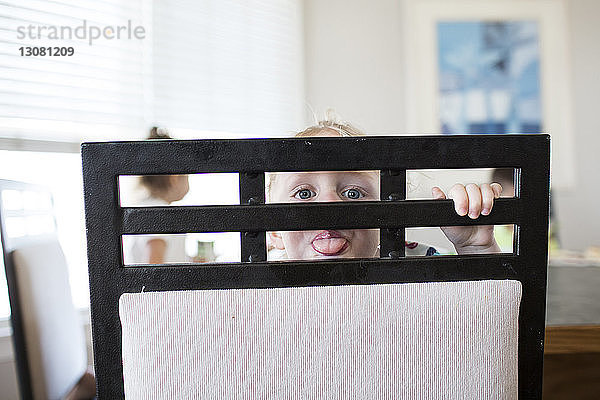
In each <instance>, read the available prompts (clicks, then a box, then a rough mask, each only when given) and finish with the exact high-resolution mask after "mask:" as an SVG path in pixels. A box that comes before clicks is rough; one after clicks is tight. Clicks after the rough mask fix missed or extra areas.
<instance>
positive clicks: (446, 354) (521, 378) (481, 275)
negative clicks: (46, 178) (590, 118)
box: [82, 135, 549, 399]
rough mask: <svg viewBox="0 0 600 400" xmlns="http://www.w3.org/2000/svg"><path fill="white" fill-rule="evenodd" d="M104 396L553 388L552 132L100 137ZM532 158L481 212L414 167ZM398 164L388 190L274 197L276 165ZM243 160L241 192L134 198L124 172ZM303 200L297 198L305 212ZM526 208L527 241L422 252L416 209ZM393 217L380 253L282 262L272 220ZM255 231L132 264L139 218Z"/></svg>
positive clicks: (187, 228) (97, 176) (96, 313)
mask: <svg viewBox="0 0 600 400" xmlns="http://www.w3.org/2000/svg"><path fill="white" fill-rule="evenodd" d="M82 157H83V167H84V192H85V193H84V194H85V207H86V222H87V232H88V254H89V256H88V260H89V272H90V287H91V308H92V309H91V311H92V330H93V341H94V355H95V366H96V374H97V380H98V397H99V398H100V399H114V398H123V397H125V396H127V398H134V399H137V398H149V399H154V398H350V397H351V398H382V397H386V398H387V397H397V398H459V397H462V398H515V397H517V396H518V398H521V399H530V398H541V390H542V386H541V383H542V356H543V343H544V325H545V324H544V320H545V295H546V267H547V245H546V244H547V229H548V189H549V136H548V135H485V136H452V137H449V136H428V137H423V136H419V137H409V136H402V137H369V138H362V137H361V138H318V137H317V138H294V139H265V140H263V139H260V140H194V141H151V142H112V143H86V144H83V145H82ZM484 167H493V168H499V167H510V168H515V171H516V173H515V175H516V177H517V178H518V179H517V180H516V185H515V186H516V187H517V197H515V198H510V199H498V200H497V202H496V203H495V205H494V211H493V212H492V213H491V214H490V215H489V216H485V217H480V218H478V219H477V220H470V219H468V218H467V217H459V216H458V215H456V213H455V212H454V209H453V205H452V202H451V201H449V200H442V201H439V200H438V201H433V200H405V194H406V193H405V187H406V170H407V169H447V168H484ZM373 169H378V170H381V199H382V200H383V201H381V202H355V203H353V202H343V203H320V204H264V202H265V180H264V172H265V171H317V170H318V171H321V170H341V171H344V170H373ZM205 172H239V179H240V205H236V206H202V207H191V206H187V207H153V208H131V207H121V206H120V204H119V196H118V194H119V188H118V177H119V176H120V175H144V174H189V173H205ZM289 215H293V216H294V217H293V218H290V217H289ZM470 224H484V225H491V224H515V225H516V226H517V229H516V231H515V246H514V252H513V254H484V255H462V256H433V257H406V256H405V254H404V229H405V228H407V227H426V226H450V225H470ZM322 228H329V229H351V228H356V229H360V228H380V236H381V237H380V243H381V256H380V258H379V259H345V260H332V261H323V262H318V263H313V262H308V261H295V262H266V261H265V260H266V246H265V238H266V235H265V232H267V231H276V230H282V231H283V230H311V229H322ZM223 231H233V232H241V250H242V262H240V263H227V264H210V265H189V264H186V265H175V266H173V265H170V266H168V267H167V266H136V267H124V266H123V260H122V250H121V236H122V235H125V234H150V233H158V234H167V233H184V232H223Z"/></svg>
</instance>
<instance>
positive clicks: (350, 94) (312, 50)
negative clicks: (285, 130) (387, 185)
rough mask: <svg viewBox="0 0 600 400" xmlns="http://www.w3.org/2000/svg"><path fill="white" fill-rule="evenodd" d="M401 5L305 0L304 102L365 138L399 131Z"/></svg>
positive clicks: (396, 1)
mask: <svg viewBox="0 0 600 400" xmlns="http://www.w3.org/2000/svg"><path fill="white" fill-rule="evenodd" d="M401 5H402V4H401V1H400V0H377V1H368V0H326V1H323V0H305V2H304V6H305V8H304V35H305V37H304V40H305V49H304V51H305V73H306V77H305V79H306V97H307V102H308V104H309V105H310V106H311V107H312V108H313V109H314V110H315V111H317V112H323V111H325V110H326V109H327V108H328V107H332V108H334V109H335V111H336V112H338V113H339V114H340V115H341V116H342V117H343V118H345V119H348V120H350V121H352V122H353V123H354V124H356V125H357V126H358V127H360V128H362V129H363V130H366V131H368V132H369V133H380V134H385V133H397V132H402V131H403V129H404V116H403V112H404V82H403V68H404V67H403V63H402V53H403V51H402V46H403V44H402V43H403V40H402V32H401V31H402V29H401V28H402V26H401V23H400V20H401V17H402V14H401Z"/></svg>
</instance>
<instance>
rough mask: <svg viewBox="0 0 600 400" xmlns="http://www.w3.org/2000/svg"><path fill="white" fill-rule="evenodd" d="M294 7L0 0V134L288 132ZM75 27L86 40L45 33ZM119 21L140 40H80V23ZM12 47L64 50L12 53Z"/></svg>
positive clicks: (72, 138) (290, 3)
mask: <svg viewBox="0 0 600 400" xmlns="http://www.w3.org/2000/svg"><path fill="white" fill-rule="evenodd" d="M299 3H300V2H299V0H270V1H260V0H246V1H241V0H237V1H223V0H204V1H192V0H179V1H176V0H161V1H152V0H128V1H125V0H102V1H95V0H0V138H1V137H3V138H12V139H14V138H20V139H28V140H30V139H34V140H58V141H69V142H79V141H83V140H110V139H127V138H141V137H144V136H145V134H146V132H147V129H148V127H149V126H150V125H153V124H159V125H162V126H165V127H169V128H173V130H174V133H175V135H177V133H178V132H179V133H180V136H185V137H202V136H207V135H209V136H210V134H214V133H215V132H219V134H220V135H221V136H223V135H224V136H234V137H235V136H274V135H279V136H282V135H288V134H289V133H290V131H291V130H294V129H298V128H300V127H301V124H302V109H303V103H302V101H303V54H302V27H301V25H302V24H301V6H300V4H299ZM84 21H85V23H86V25H87V28H86V29H87V30H88V31H87V32H88V34H87V37H86V38H85V39H78V38H75V37H73V38H72V39H69V38H68V37H67V34H63V36H64V38H62V39H55V40H52V39H51V38H49V37H48V35H49V32H50V29H49V27H56V28H57V29H59V31H60V28H61V27H63V26H67V27H70V28H71V29H73V30H75V29H76V28H78V27H81V26H82V25H83V23H84ZM129 22H131V25H132V26H134V27H135V26H143V27H144V29H145V38H144V39H142V40H138V39H135V38H133V39H128V38H121V39H116V38H115V39H112V40H108V39H106V38H104V37H101V38H99V39H96V40H93V42H92V44H91V45H90V44H89V36H90V35H89V33H90V31H89V29H90V27H91V26H95V27H99V28H100V29H103V28H105V27H107V26H112V27H118V26H126V25H127V24H128V23H129ZM30 25H31V26H33V29H32V31H29V30H28V28H29V26H30ZM38 27H44V28H42V31H41V36H42V37H41V38H39V39H38V38H37V35H38V32H39V31H38ZM19 28H21V32H26V33H27V37H25V38H23V39H20V38H19ZM30 32H32V33H33V35H34V36H35V38H34V39H32V38H31V37H29V33H30ZM81 32H83V30H82V31H81ZM81 32H80V33H81ZM22 46H38V47H39V46H44V47H47V46H52V47H55V46H59V47H62V46H72V47H73V48H74V50H75V54H74V55H73V56H72V57H49V56H38V57H23V56H21V55H20V51H19V48H20V47H22ZM4 147H5V148H6V146H4Z"/></svg>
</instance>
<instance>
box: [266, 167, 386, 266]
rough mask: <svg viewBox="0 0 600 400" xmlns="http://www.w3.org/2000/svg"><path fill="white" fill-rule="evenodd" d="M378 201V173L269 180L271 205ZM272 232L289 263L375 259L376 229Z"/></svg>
mask: <svg viewBox="0 0 600 400" xmlns="http://www.w3.org/2000/svg"><path fill="white" fill-rule="evenodd" d="M367 200H371V201H377V200H379V171H352V172H331V171H328V172H281V173H276V174H275V175H274V176H273V177H272V180H271V187H270V201H271V202H273V203H295V202H334V201H367ZM323 228H324V229H322V230H318V231H297V232H271V233H270V237H271V240H272V241H273V244H274V245H275V247H276V248H278V249H281V250H285V251H286V253H287V256H288V258H289V259H295V260H305V259H313V258H332V257H343V258H365V257H375V256H376V255H377V250H378V245H379V230H378V229H351V230H330V229H327V227H323Z"/></svg>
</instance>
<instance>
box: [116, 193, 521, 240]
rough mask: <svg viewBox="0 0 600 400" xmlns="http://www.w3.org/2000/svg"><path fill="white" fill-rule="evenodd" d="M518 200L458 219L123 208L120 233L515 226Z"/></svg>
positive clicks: (389, 208)
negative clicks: (475, 215)
mask: <svg viewBox="0 0 600 400" xmlns="http://www.w3.org/2000/svg"><path fill="white" fill-rule="evenodd" d="M520 205H521V203H520V200H519V199H513V198H511V199H498V200H496V202H495V204H494V208H493V210H492V213H491V214H490V215H487V216H480V217H479V218H478V219H476V220H472V219H470V218H469V217H467V216H465V217H461V216H459V215H458V214H456V211H454V205H453V202H452V200H404V201H393V202H385V201H384V202H373V201H369V202H366V201H364V202H362V201H361V202H338V203H312V204H306V203H294V204H293V205H292V204H266V205H256V206H254V205H252V206H251V205H238V206H204V207H189V206H186V207H144V208H142V207H140V208H136V207H133V208H123V209H122V216H123V227H122V233H123V234H134V233H140V234H141V233H185V232H245V231H285V230H311V229H352V228H354V229H361V228H397V227H428V226H452V225H498V224H518V223H519V221H520V219H521V211H520V210H521V207H520Z"/></svg>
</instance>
